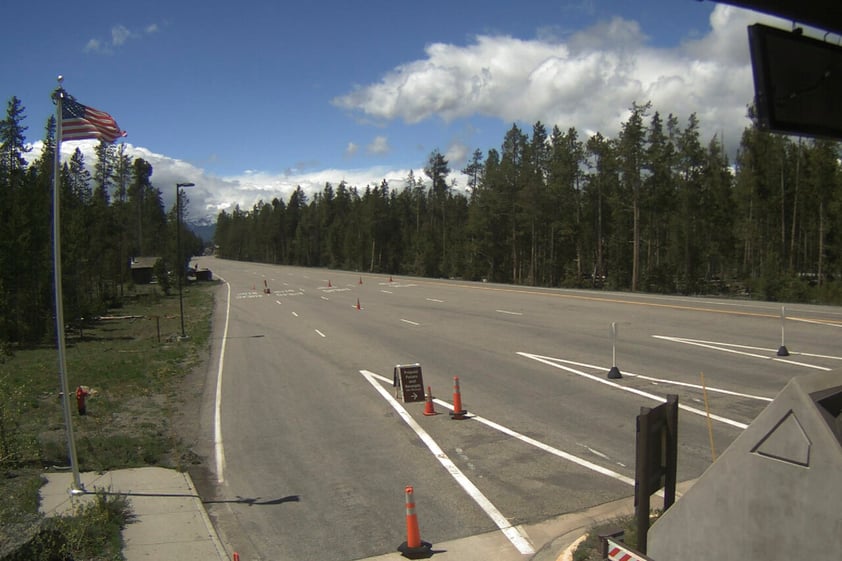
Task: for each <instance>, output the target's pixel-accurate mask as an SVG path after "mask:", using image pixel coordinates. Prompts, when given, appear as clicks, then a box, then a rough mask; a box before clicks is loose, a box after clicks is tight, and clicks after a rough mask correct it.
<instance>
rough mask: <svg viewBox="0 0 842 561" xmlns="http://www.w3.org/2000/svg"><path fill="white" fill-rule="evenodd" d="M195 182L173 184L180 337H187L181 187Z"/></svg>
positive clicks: (193, 184)
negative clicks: (183, 285) (182, 256)
mask: <svg viewBox="0 0 842 561" xmlns="http://www.w3.org/2000/svg"><path fill="white" fill-rule="evenodd" d="M194 186H195V183H176V184H175V225H176V226H175V245H176V253H177V259H178V263H177V264H176V267H177V269H176V275H175V276H176V280H178V309H179V313H180V315H181V338H182V339H187V333H186V332H185V331H184V298H183V296H182V293H181V275H183V274H184V260H183V259H182V258H181V188H182V187H194Z"/></svg>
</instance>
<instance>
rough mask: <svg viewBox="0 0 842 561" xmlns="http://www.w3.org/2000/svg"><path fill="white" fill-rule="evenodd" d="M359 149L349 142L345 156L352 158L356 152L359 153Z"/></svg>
mask: <svg viewBox="0 0 842 561" xmlns="http://www.w3.org/2000/svg"><path fill="white" fill-rule="evenodd" d="M359 149H360V147H359V146H357V144H356V143H354V142H349V143H348V146H347V147H346V148H345V155H346V156H347V157H349V158H352V157H354V156H355V155H356V154H357V151H359Z"/></svg>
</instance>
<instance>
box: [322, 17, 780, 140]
mask: <svg viewBox="0 0 842 561" xmlns="http://www.w3.org/2000/svg"><path fill="white" fill-rule="evenodd" d="M757 21H778V22H780V20H774V18H770V17H767V16H762V15H759V14H757V13H755V12H750V11H746V10H741V9H737V8H733V7H730V6H724V5H717V6H716V7H715V8H714V10H713V12H712V15H711V17H710V29H709V31H708V33H707V35H705V36H704V37H702V38H700V39H697V40H693V41H686V42H685V43H683V44H681V45H678V46H674V47H669V48H663V47H654V46H651V45H650V43H649V39H648V37H647V36H646V34H645V32H644V30H641V29H640V26H639V24H638V23H637V22H634V21H630V20H625V19H622V18H614V19H612V20H610V21H606V22H602V23H598V24H596V25H594V26H593V27H591V28H589V29H585V30H582V31H580V32H578V33H575V34H573V35H570V36H569V37H567V38H566V39H565V40H558V39H552V40H548V39H535V40H522V39H517V38H513V37H508V36H487V35H480V36H477V37H476V38H475V40H474V41H473V43H471V44H469V45H465V46H458V45H450V44H443V43H435V44H431V45H429V46H428V47H427V49H426V58H424V59H420V60H415V61H410V62H407V63H405V64H402V65H400V66H398V67H396V68H394V69H393V70H392V71H390V72H388V73H387V74H386V75H385V76H383V78H382V79H381V80H380V81H379V82H376V83H372V84H368V85H362V86H358V87H356V88H355V89H354V90H352V91H351V92H349V93H347V94H346V95H344V96H341V97H337V98H336V99H334V100H333V103H334V104H335V105H337V106H339V107H341V108H344V109H347V110H350V111H353V112H355V113H362V114H364V115H365V116H367V117H369V118H374V119H375V120H381V121H390V120H398V119H400V120H403V121H404V122H406V123H410V124H412V123H418V122H420V121H423V120H425V119H429V118H431V117H439V118H441V119H443V120H444V121H447V122H449V121H453V120H454V119H461V118H466V119H467V118H469V117H471V116H473V115H478V114H479V115H485V116H491V117H496V118H499V119H500V120H502V121H504V122H526V123H534V122H535V121H538V120H540V121H542V122H543V123H545V124H546V125H548V126H552V125H558V126H560V127H561V128H567V127H570V126H573V127H576V128H578V129H580V130H583V131H587V132H595V131H600V132H602V133H603V134H606V135H609V136H612V135H615V134H616V133H617V131H618V130H619V127H620V123H621V122H622V120H623V119H624V118H625V117H626V116H627V114H628V108H629V107H631V105H632V103H633V102H637V103H645V102H646V101H651V102H652V104H653V108H654V109H655V110H657V111H659V112H661V113H662V115H667V114H669V113H673V114H675V115H676V116H678V117H679V119H680V120H681V121H685V120H686V119H687V117H689V115H690V114H691V113H694V112H695V113H697V115H698V116H699V118H700V120H701V125H702V134H703V139H704V140H707V139H708V138H710V137H711V136H712V135H713V134H717V133H724V135H725V138H726V141H728V140H729V139H730V141H732V142H736V140H737V139H738V138H739V137H740V134H741V133H742V130H743V128H744V127H745V126H746V125H747V124H748V121H747V120H746V118H745V113H746V105H748V104H749V103H750V102H751V101H752V98H753V95H754V92H753V84H752V75H751V67H750V61H749V55H748V39H747V34H746V25H748V24H751V23H755V22H757Z"/></svg>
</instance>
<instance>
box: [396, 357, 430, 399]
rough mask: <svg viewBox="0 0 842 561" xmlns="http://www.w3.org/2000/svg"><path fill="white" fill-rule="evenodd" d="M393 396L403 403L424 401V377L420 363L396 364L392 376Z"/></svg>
mask: <svg viewBox="0 0 842 561" xmlns="http://www.w3.org/2000/svg"><path fill="white" fill-rule="evenodd" d="M392 385H393V386H394V387H395V397H400V398H401V400H402V401H403V402H404V403H412V402H415V401H424V378H423V376H422V374H421V365H420V364H398V365H397V366H395V371H394V374H393V377H392Z"/></svg>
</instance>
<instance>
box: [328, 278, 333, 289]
mask: <svg viewBox="0 0 842 561" xmlns="http://www.w3.org/2000/svg"><path fill="white" fill-rule="evenodd" d="M332 286H333V285H332V284H330V279H327V287H328V288H331V287H332Z"/></svg>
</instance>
